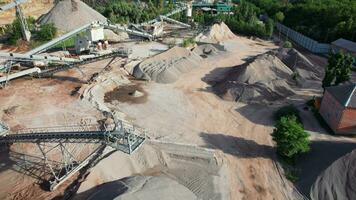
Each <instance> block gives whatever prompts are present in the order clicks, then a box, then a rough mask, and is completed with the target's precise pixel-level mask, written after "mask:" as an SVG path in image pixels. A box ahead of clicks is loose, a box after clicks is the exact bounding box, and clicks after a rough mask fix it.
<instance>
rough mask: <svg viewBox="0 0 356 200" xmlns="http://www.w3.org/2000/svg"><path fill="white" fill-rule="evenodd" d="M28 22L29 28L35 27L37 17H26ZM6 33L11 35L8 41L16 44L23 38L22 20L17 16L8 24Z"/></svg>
mask: <svg viewBox="0 0 356 200" xmlns="http://www.w3.org/2000/svg"><path fill="white" fill-rule="evenodd" d="M26 21H27V24H28V28H29V29H30V30H32V29H33V27H34V23H35V19H34V18H33V17H31V16H30V17H28V18H26ZM4 32H5V34H6V35H8V36H9V39H8V40H7V42H8V43H9V44H11V45H15V44H16V42H17V41H18V40H19V39H21V38H22V28H21V21H20V19H19V18H18V17H17V18H16V19H15V20H14V21H13V22H12V24H10V25H7V26H6V27H5V30H4Z"/></svg>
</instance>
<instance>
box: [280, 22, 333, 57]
mask: <svg viewBox="0 0 356 200" xmlns="http://www.w3.org/2000/svg"><path fill="white" fill-rule="evenodd" d="M276 27H277V29H278V30H279V31H280V32H282V33H283V34H284V35H286V36H287V38H290V39H291V40H293V41H294V42H295V43H297V44H299V45H300V46H302V47H304V48H306V49H308V50H309V51H311V52H313V53H320V54H327V53H329V51H330V44H325V43H319V42H317V41H315V40H313V39H311V38H309V37H307V36H305V35H303V34H301V33H298V32H296V31H294V30H293V29H290V28H288V27H287V26H284V25H283V24H280V23H277V24H276Z"/></svg>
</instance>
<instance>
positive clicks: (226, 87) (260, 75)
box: [214, 54, 294, 104]
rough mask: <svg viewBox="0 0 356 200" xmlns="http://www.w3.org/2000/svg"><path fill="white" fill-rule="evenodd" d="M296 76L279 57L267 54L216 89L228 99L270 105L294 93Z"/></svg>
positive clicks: (232, 72)
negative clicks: (294, 77)
mask: <svg viewBox="0 0 356 200" xmlns="http://www.w3.org/2000/svg"><path fill="white" fill-rule="evenodd" d="M292 76H293V71H292V70H290V69H289V68H288V67H287V66H285V65H284V64H283V63H282V62H281V61H280V60H279V59H278V58H277V57H276V56H274V55H270V54H264V55H261V56H258V57H257V58H256V59H255V60H253V61H252V62H251V63H248V64H245V65H243V66H237V67H235V68H233V69H232V71H231V73H229V75H228V77H226V79H224V80H223V81H222V82H220V83H218V84H216V85H215V86H214V90H215V91H216V92H217V93H218V94H219V95H220V96H222V97H223V98H224V99H227V100H233V101H240V102H244V103H262V104H268V103H271V102H274V101H276V100H282V99H284V98H286V97H288V96H290V95H293V94H294V91H293V89H292V88H291V84H292V83H293V80H292Z"/></svg>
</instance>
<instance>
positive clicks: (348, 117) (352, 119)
mask: <svg viewBox="0 0 356 200" xmlns="http://www.w3.org/2000/svg"><path fill="white" fill-rule="evenodd" d="M353 126H356V108H347V109H345V110H344V111H343V113H342V117H341V121H340V123H339V126H338V128H349V127H353Z"/></svg>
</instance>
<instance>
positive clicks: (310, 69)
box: [276, 48, 324, 88]
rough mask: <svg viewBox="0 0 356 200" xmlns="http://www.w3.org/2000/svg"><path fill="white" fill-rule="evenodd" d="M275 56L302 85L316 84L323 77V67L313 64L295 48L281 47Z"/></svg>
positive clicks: (308, 86)
mask: <svg viewBox="0 0 356 200" xmlns="http://www.w3.org/2000/svg"><path fill="white" fill-rule="evenodd" d="M276 56H277V57H278V58H279V59H280V60H281V61H282V62H283V63H284V64H286V65H287V66H288V67H289V68H290V69H291V70H292V71H293V72H294V73H295V74H296V80H297V82H298V84H299V85H300V86H302V87H306V88H310V87H311V86H313V85H318V84H320V82H321V80H322V77H324V69H323V68H322V67H320V66H317V65H314V64H313V63H312V62H311V61H310V60H309V59H308V58H306V57H305V56H304V55H303V54H301V53H300V52H299V51H298V50H296V49H293V48H291V49H288V48H281V49H279V50H278V51H277V52H276Z"/></svg>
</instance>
